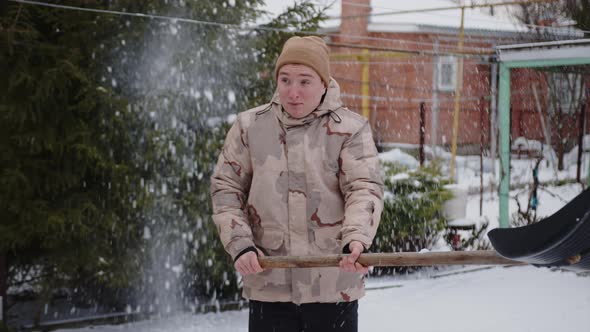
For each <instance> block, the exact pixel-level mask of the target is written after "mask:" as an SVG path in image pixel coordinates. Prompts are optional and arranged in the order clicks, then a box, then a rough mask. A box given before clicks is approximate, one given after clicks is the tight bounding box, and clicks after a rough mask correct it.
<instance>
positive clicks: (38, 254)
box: [0, 1, 144, 299]
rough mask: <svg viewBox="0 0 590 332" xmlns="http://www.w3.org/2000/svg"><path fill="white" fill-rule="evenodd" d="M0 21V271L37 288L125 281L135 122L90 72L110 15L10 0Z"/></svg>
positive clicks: (132, 240) (136, 194)
mask: <svg viewBox="0 0 590 332" xmlns="http://www.w3.org/2000/svg"><path fill="white" fill-rule="evenodd" d="M71 3H72V2H70V4H71ZM77 4H78V5H81V6H89V7H94V8H103V7H104V5H103V2H102V1H78V2H77ZM0 22H1V25H2V27H4V29H2V31H0V38H1V43H2V44H1V50H0V66H1V69H0V70H1V71H2V73H4V75H3V79H2V81H1V83H0V84H1V86H0V88H1V89H2V91H3V93H2V95H1V97H0V117H1V120H0V136H1V138H0V153H1V154H2V160H1V167H0V169H1V170H2V172H1V173H0V211H1V212H0V213H1V222H0V252H2V253H4V254H5V255H6V258H7V267H8V268H7V274H8V275H3V276H0V277H1V278H2V279H4V280H6V279H8V280H9V281H10V280H13V278H14V275H15V274H16V273H18V274H20V278H23V276H22V273H24V272H26V271H33V272H34V273H32V274H30V275H28V276H24V279H25V280H28V281H29V282H30V283H31V284H33V285H35V286H38V287H39V289H40V291H41V292H42V294H44V297H45V298H46V299H47V298H49V297H50V296H51V293H52V292H53V291H54V290H56V289H59V288H61V287H68V288H71V289H74V288H78V289H79V290H80V291H81V292H82V293H83V292H85V291H88V292H91V293H95V292H106V291H108V290H109V289H110V290H112V291H113V292H114V290H116V289H118V288H120V287H124V286H127V285H130V284H132V283H133V282H134V280H135V279H136V274H137V271H138V267H139V266H140V265H141V264H140V262H139V261H138V259H137V257H138V256H137V255H135V254H134V250H138V249H139V245H140V237H139V235H140V233H139V232H138V227H137V224H136V222H135V221H136V218H135V216H136V213H137V210H138V209H137V205H136V204H132V203H131V202H132V201H136V202H141V201H142V200H143V198H144V195H143V194H142V193H141V191H139V190H137V188H136V187H135V186H134V185H133V184H134V183H135V182H136V181H133V179H134V178H136V177H137V176H138V175H139V172H138V170H137V169H136V165H135V164H134V162H133V160H132V159H131V158H130V156H131V155H132V151H134V150H135V149H136V148H135V146H134V142H133V139H132V137H131V136H130V135H129V133H130V132H133V131H134V127H135V126H136V125H137V124H138V121H137V116H136V114H133V113H132V112H130V110H129V109H128V108H127V106H126V103H125V101H124V100H123V99H122V98H120V97H119V96H117V94H116V92H115V91H113V89H112V87H111V86H108V85H104V84H103V82H101V80H100V69H101V68H100V65H101V64H100V62H99V61H98V59H100V58H101V57H102V56H103V55H104V51H105V49H104V44H103V43H104V38H110V37H109V33H110V32H112V31H113V30H116V29H117V26H118V23H117V22H116V21H115V20H106V21H104V20H103V21H101V22H100V25H99V24H98V19H97V17H96V15H94V14H89V13H86V12H79V11H68V10H58V9H53V8H44V7H39V6H32V5H26V4H14V3H11V4H9V5H8V6H7V10H6V11H5V12H4V13H3V15H2V17H1V18H0ZM89 36H92V38H89ZM94 297H95V298H96V297H97V296H94Z"/></svg>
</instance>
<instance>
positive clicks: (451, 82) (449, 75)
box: [438, 56, 457, 91]
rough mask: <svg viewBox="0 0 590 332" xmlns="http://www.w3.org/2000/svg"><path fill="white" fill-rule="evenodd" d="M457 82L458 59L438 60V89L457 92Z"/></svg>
mask: <svg viewBox="0 0 590 332" xmlns="http://www.w3.org/2000/svg"><path fill="white" fill-rule="evenodd" d="M456 82H457V58H455V57H454V56H444V57H439V58H438V89H439V90H442V91H455V88H456V85H457V84H456Z"/></svg>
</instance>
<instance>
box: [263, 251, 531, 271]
mask: <svg viewBox="0 0 590 332" xmlns="http://www.w3.org/2000/svg"><path fill="white" fill-rule="evenodd" d="M347 256H348V255H347V254H342V255H327V256H265V257H259V258H258V261H259V262H260V266H262V268H265V269H273V268H274V269H277V268H295V267H330V266H338V264H339V262H340V260H341V259H342V258H344V257H347ZM358 262H359V263H361V264H363V265H365V266H433V265H523V264H525V263H522V262H519V261H513V260H510V259H507V258H504V257H502V256H500V255H499V254H498V253H497V252H496V251H495V250H475V251H448V252H424V253H417V252H400V253H379V254H361V256H360V257H359V259H358Z"/></svg>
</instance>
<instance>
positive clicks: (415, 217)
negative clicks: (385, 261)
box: [372, 162, 451, 273]
mask: <svg viewBox="0 0 590 332" xmlns="http://www.w3.org/2000/svg"><path fill="white" fill-rule="evenodd" d="M382 167H383V169H384V171H385V179H384V183H385V191H386V193H385V201H384V209H383V215H382V217H381V223H380V225H379V229H378V230H377V235H376V237H375V240H374V241H373V246H372V251H374V252H402V251H405V252H416V251H420V250H421V249H423V248H431V247H432V245H433V244H434V243H435V242H436V241H437V240H438V239H439V237H440V236H441V233H442V231H443V229H444V228H445V225H446V220H445V218H444V216H443V215H442V213H441V211H442V207H443V203H444V202H445V201H446V200H448V199H450V198H451V193H450V192H449V191H448V190H446V189H445V188H444V185H445V184H446V183H447V182H446V180H444V179H443V177H442V175H441V172H440V167H439V166H438V165H437V164H436V163H432V164H431V165H430V166H429V167H427V168H421V169H417V170H413V171H408V169H407V168H406V167H405V166H403V165H400V164H399V163H395V162H383V163H382ZM374 271H376V272H377V273H383V272H384V271H385V272H389V271H391V269H375V270H374Z"/></svg>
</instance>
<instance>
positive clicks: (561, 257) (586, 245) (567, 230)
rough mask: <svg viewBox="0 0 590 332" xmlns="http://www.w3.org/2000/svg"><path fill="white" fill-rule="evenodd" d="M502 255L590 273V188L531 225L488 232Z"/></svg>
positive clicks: (526, 261) (537, 263)
mask: <svg viewBox="0 0 590 332" xmlns="http://www.w3.org/2000/svg"><path fill="white" fill-rule="evenodd" d="M488 237H489V238H490V241H491V242H492V246H493V247H494V249H495V250H496V251H497V252H498V254H500V255H501V256H503V257H505V258H508V259H512V260H515V261H520V262H524V263H528V264H533V265H536V266H559V267H563V268H565V269H568V270H575V271H590V188H588V189H586V190H584V191H583V192H582V193H581V194H580V195H578V196H576V198H574V199H573V200H572V201H571V202H569V203H568V204H566V205H565V206H564V207H563V208H561V209H560V210H559V211H557V212H555V213H554V214H553V215H551V216H549V217H547V218H545V219H543V220H541V221H539V222H537V223H535V224H531V225H527V226H523V227H516V228H496V229H493V230H491V231H490V232H489V233H488Z"/></svg>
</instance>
